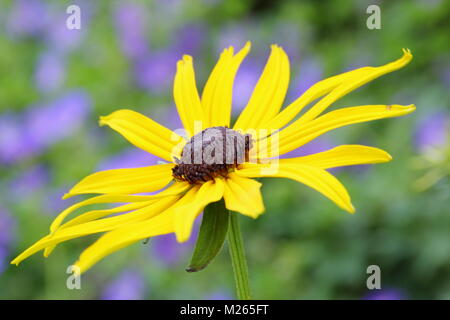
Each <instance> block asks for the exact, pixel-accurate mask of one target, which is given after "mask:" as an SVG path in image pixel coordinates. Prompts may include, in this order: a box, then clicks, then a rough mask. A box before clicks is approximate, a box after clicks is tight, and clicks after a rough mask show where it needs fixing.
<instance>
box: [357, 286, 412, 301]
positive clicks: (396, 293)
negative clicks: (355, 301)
mask: <svg viewBox="0 0 450 320" xmlns="http://www.w3.org/2000/svg"><path fill="white" fill-rule="evenodd" d="M363 299H364V300H406V299H407V298H406V295H405V293H404V292H403V291H402V290H398V289H392V288H390V289H380V290H372V291H371V292H369V293H368V294H366V295H365V296H364V297H363Z"/></svg>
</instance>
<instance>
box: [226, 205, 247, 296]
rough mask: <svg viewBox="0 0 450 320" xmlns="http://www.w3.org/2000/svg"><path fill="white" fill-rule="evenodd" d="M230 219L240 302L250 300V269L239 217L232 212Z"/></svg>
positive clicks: (233, 261) (232, 250)
mask: <svg viewBox="0 0 450 320" xmlns="http://www.w3.org/2000/svg"><path fill="white" fill-rule="evenodd" d="M229 219H230V220H229V229H228V247H229V249H230V256H231V263H232V264H233V272H234V280H235V281H236V290H237V296H238V299H239V300H250V299H251V297H250V284H249V280H248V267H247V260H246V259H245V250H244V242H243V241H242V235H241V230H240V227H239V220H238V216H237V214H236V213H234V212H230V215H229Z"/></svg>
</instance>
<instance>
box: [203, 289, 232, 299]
mask: <svg viewBox="0 0 450 320" xmlns="http://www.w3.org/2000/svg"><path fill="white" fill-rule="evenodd" d="M233 299H234V298H233V296H232V295H231V294H229V293H228V292H226V291H223V290H219V291H215V292H212V293H210V294H208V295H207V296H206V297H205V300H233Z"/></svg>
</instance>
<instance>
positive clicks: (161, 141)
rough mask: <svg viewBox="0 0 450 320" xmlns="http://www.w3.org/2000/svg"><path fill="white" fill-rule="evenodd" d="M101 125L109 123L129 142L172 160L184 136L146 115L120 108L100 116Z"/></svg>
mask: <svg viewBox="0 0 450 320" xmlns="http://www.w3.org/2000/svg"><path fill="white" fill-rule="evenodd" d="M100 125H108V126H110V127H111V128H112V129H114V130H116V131H117V132H119V133H120V134H122V135H123V136H124V137H125V138H126V139H127V140H128V141H129V142H131V143H132V144H134V145H135V146H136V147H138V148H141V149H142V150H145V151H147V152H149V153H151V154H154V155H155V156H158V157H160V158H162V159H165V160H167V161H172V158H173V156H177V154H174V152H175V151H176V150H177V146H178V145H179V144H180V143H183V138H181V137H180V136H179V135H177V134H176V133H174V132H173V131H171V130H169V129H167V128H166V127H163V126H162V125H160V124H159V123H157V122H155V121H153V120H152V119H150V118H147V117H146V116H144V115H142V114H140V113H138V112H134V111H131V110H118V111H115V112H113V113H111V114H110V115H108V116H105V117H100Z"/></svg>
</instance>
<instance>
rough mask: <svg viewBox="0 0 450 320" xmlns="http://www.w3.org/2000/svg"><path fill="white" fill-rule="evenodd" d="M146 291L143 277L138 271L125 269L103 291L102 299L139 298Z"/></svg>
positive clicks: (142, 297)
mask: <svg viewBox="0 0 450 320" xmlns="http://www.w3.org/2000/svg"><path fill="white" fill-rule="evenodd" d="M145 292H146V286H145V279H144V278H143V277H142V275H141V274H140V273H139V272H138V271H134V270H126V271H124V272H122V273H121V274H120V275H119V277H118V278H117V279H115V280H114V281H113V282H111V283H110V284H109V285H108V286H107V287H106V288H105V290H104V291H103V293H102V296H101V298H102V299H103V300H141V299H144V297H145Z"/></svg>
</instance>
